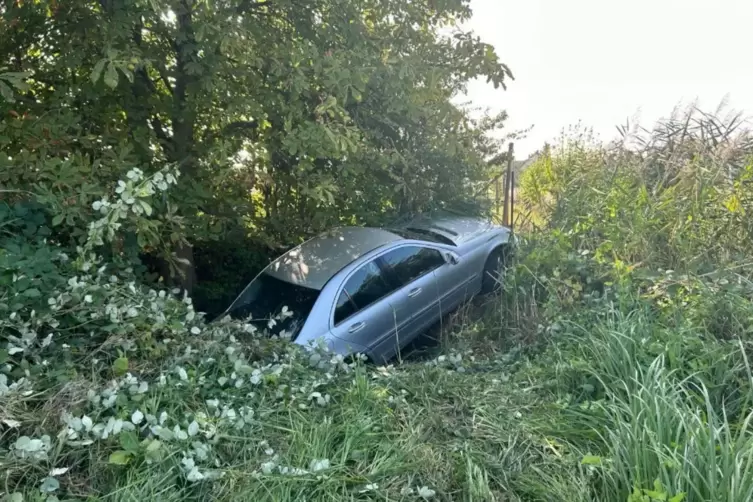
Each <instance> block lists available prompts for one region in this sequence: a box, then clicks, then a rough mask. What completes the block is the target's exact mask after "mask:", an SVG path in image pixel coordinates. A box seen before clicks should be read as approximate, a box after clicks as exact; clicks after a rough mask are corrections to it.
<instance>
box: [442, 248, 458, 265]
mask: <svg viewBox="0 0 753 502" xmlns="http://www.w3.org/2000/svg"><path fill="white" fill-rule="evenodd" d="M445 259H446V260H447V263H449V264H450V265H457V264H458V263H460V255H459V254H457V253H453V252H452V251H450V252H448V253H447V254H446V255H445Z"/></svg>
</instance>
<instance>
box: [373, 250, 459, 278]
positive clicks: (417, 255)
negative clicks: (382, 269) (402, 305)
mask: <svg viewBox="0 0 753 502" xmlns="http://www.w3.org/2000/svg"><path fill="white" fill-rule="evenodd" d="M382 259H383V260H384V262H385V264H386V265H387V267H389V268H390V269H391V270H392V272H393V273H394V275H395V277H396V278H397V280H398V281H399V283H400V286H405V285H406V284H408V283H409V282H411V281H413V280H415V279H418V278H419V277H421V276H422V275H425V274H427V273H429V272H431V271H433V270H435V269H437V268H439V267H441V266H442V265H444V264H445V261H444V258H442V253H440V252H439V251H437V250H436V249H431V248H424V247H419V246H406V247H402V248H398V249H396V250H394V251H391V252H389V253H387V254H386V255H384V256H383V257H382Z"/></svg>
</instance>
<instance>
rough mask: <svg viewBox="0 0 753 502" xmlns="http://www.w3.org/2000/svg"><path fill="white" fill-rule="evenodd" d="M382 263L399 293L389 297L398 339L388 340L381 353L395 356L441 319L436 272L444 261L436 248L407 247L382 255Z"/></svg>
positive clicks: (380, 349)
mask: <svg viewBox="0 0 753 502" xmlns="http://www.w3.org/2000/svg"><path fill="white" fill-rule="evenodd" d="M380 261H381V263H382V265H383V267H384V269H385V272H387V273H388V274H389V275H390V279H391V280H392V281H393V283H395V284H397V286H398V290H397V291H396V292H395V293H394V294H393V295H392V297H391V298H390V301H391V302H392V306H393V307H394V310H395V329H396V331H395V336H394V339H393V340H385V342H384V343H383V346H382V347H380V348H379V352H382V353H390V352H391V353H393V354H394V353H396V352H397V351H398V350H399V349H401V348H403V347H404V346H405V345H406V344H407V343H409V342H410V341H412V340H413V339H414V338H416V336H418V335H419V334H421V333H422V332H423V331H425V330H426V329H428V328H429V327H430V326H431V325H432V324H433V323H434V322H436V321H437V320H439V317H440V310H439V292H438V288H437V282H436V278H435V276H434V271H435V270H436V269H438V268H439V267H441V266H442V265H444V264H445V260H444V258H443V257H442V254H441V253H440V252H439V251H438V250H436V249H434V248H430V247H426V246H420V245H406V246H401V247H399V248H397V249H393V250H391V251H389V252H387V253H386V254H384V255H382V256H381V257H380Z"/></svg>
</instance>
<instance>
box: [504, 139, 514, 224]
mask: <svg viewBox="0 0 753 502" xmlns="http://www.w3.org/2000/svg"><path fill="white" fill-rule="evenodd" d="M513 155H514V151H513V144H512V142H510V146H509V147H508V149H507V173H506V174H505V207H504V209H503V210H502V224H504V225H506V226H510V220H509V218H510V213H511V211H510V210H509V209H510V208H508V204H509V203H510V200H511V197H510V195H511V194H510V189H511V188H512V183H511V182H512V161H513Z"/></svg>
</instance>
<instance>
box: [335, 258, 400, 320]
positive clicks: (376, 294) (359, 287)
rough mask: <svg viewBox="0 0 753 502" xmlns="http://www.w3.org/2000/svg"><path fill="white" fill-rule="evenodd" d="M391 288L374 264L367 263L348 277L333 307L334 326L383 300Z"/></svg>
mask: <svg viewBox="0 0 753 502" xmlns="http://www.w3.org/2000/svg"><path fill="white" fill-rule="evenodd" d="M392 290H393V288H392V287H390V285H389V284H388V283H387V281H386V280H385V278H384V276H383V275H382V270H381V269H380V268H379V266H378V265H377V264H376V263H375V262H373V261H372V262H369V263H367V264H366V265H364V266H363V267H361V269H360V270H358V272H356V273H355V274H353V275H352V276H350V279H348V282H347V283H345V287H344V288H343V290H342V293H340V297H339V298H338V299H337V306H336V307H335V325H338V324H340V323H341V322H342V321H344V320H345V319H347V318H348V317H350V316H352V315H353V314H355V313H357V312H359V311H361V310H363V309H365V308H366V307H368V306H369V305H371V304H372V303H374V302H376V301H378V300H380V299H382V298H384V297H385V296H387V295H388V294H390V293H391V292H392Z"/></svg>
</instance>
